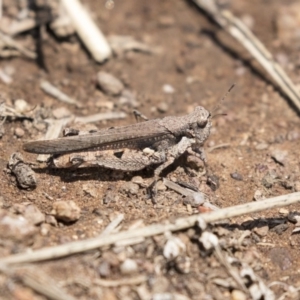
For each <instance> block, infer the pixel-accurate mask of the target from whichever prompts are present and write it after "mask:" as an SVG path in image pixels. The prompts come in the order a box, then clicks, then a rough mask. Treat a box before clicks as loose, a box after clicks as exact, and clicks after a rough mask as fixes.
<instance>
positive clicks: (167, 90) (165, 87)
mask: <svg viewBox="0 0 300 300" xmlns="http://www.w3.org/2000/svg"><path fill="white" fill-rule="evenodd" d="M162 89H163V92H164V93H166V94H173V93H175V89H174V88H173V87H172V85H170V84H164V85H163V87H162Z"/></svg>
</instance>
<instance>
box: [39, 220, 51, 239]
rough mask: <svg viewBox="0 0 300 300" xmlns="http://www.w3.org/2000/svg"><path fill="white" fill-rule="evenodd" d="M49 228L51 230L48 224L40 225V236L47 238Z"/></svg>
mask: <svg viewBox="0 0 300 300" xmlns="http://www.w3.org/2000/svg"><path fill="white" fill-rule="evenodd" d="M50 228H51V225H50V224H46V223H44V224H42V225H41V229H40V232H41V235H42V236H47V235H48V234H49V231H50Z"/></svg>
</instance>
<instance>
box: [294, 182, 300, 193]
mask: <svg viewBox="0 0 300 300" xmlns="http://www.w3.org/2000/svg"><path fill="white" fill-rule="evenodd" d="M294 189H295V192H300V181H296V182H294Z"/></svg>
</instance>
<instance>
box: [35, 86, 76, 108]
mask: <svg viewBox="0 0 300 300" xmlns="http://www.w3.org/2000/svg"><path fill="white" fill-rule="evenodd" d="M40 87H41V89H42V90H43V91H44V92H45V93H47V94H48V95H50V96H52V97H54V98H55V99H57V100H59V101H62V102H65V103H69V104H75V105H76V106H78V107H80V106H81V104H80V103H79V102H78V101H77V100H75V99H73V98H71V97H69V96H68V95H66V94H65V93H63V92H62V91H60V90H59V89H58V88H56V87H55V86H54V85H53V84H51V83H50V82H49V81H46V80H44V81H42V82H41V85H40Z"/></svg>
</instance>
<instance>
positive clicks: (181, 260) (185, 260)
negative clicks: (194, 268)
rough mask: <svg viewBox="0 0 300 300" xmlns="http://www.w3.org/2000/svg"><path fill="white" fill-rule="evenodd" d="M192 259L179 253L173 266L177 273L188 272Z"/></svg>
mask: <svg viewBox="0 0 300 300" xmlns="http://www.w3.org/2000/svg"><path fill="white" fill-rule="evenodd" d="M191 265H192V260H191V258H190V257H189V256H185V255H179V256H177V257H176V259H175V268H176V270H177V271H178V272H179V273H182V274H188V273H190V271H191Z"/></svg>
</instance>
